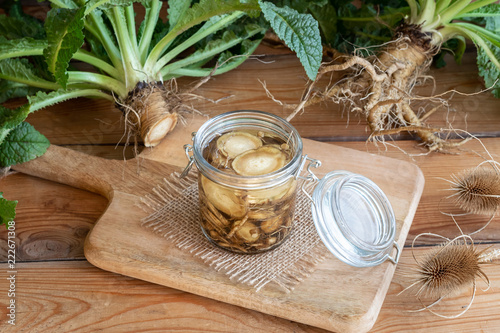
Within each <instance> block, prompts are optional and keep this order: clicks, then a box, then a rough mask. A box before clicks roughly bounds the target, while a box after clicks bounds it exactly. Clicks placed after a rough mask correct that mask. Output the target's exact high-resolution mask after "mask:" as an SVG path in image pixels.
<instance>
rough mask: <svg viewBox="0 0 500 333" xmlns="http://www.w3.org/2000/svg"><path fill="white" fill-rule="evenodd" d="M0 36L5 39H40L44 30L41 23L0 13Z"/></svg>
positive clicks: (43, 35) (43, 34)
mask: <svg viewBox="0 0 500 333" xmlns="http://www.w3.org/2000/svg"><path fill="white" fill-rule="evenodd" d="M0 36H3V37H5V38H7V39H18V38H24V37H31V38H34V39H41V38H44V37H45V31H44V30H43V26H41V24H34V23H33V22H32V21H30V22H27V20H23V19H20V18H16V17H10V16H6V15H0Z"/></svg>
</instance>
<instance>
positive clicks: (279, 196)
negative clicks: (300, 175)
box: [245, 178, 297, 206]
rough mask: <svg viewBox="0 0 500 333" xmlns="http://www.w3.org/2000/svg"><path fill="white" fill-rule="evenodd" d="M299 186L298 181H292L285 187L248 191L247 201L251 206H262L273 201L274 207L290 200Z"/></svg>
mask: <svg viewBox="0 0 500 333" xmlns="http://www.w3.org/2000/svg"><path fill="white" fill-rule="evenodd" d="M296 186H297V181H296V180H295V179H293V178H292V179H290V180H289V181H287V182H286V183H284V184H283V185H279V186H275V187H272V188H266V189H262V190H251V191H248V193H247V196H246V197H245V200H246V201H247V202H248V203H249V204H250V205H257V206H258V205H262V204H265V203H267V202H270V201H273V202H274V205H275V206H276V205H278V204H279V203H282V202H284V201H285V200H288V199H290V197H291V196H292V195H293V194H295V189H296Z"/></svg>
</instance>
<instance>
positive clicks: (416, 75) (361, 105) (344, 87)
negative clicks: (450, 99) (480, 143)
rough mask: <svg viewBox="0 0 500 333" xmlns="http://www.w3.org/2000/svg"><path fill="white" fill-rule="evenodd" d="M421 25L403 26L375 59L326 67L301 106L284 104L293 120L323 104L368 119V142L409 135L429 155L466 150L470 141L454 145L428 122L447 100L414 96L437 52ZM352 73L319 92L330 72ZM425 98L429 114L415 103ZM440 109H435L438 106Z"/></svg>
mask: <svg viewBox="0 0 500 333" xmlns="http://www.w3.org/2000/svg"><path fill="white" fill-rule="evenodd" d="M419 28H420V27H419V26H418V25H408V24H401V25H400V26H399V27H398V29H397V31H396V34H395V38H394V40H393V41H392V42H389V43H387V44H385V45H384V48H383V50H382V51H381V52H380V53H379V55H378V56H377V57H372V58H367V59H365V58H362V57H359V56H356V55H354V56H351V57H347V58H345V59H344V61H343V62H342V63H340V64H333V65H332V64H323V65H322V66H321V68H320V70H319V73H318V76H317V78H316V80H315V81H313V82H311V83H310V84H309V85H308V87H307V89H306V91H305V93H304V95H303V97H302V99H301V102H300V103H299V104H297V105H285V107H286V108H288V109H293V112H292V113H291V114H290V115H289V116H288V117H287V120H288V121H290V120H292V119H293V118H294V117H295V116H296V115H297V114H298V113H299V112H302V111H304V109H305V108H306V107H308V106H310V105H313V104H317V103H320V102H323V101H332V102H334V103H337V104H340V103H342V104H344V105H346V106H347V107H349V108H350V109H351V111H356V112H359V113H361V114H362V115H363V116H364V117H366V119H367V121H368V124H369V126H370V130H371V134H370V138H369V139H370V140H373V141H384V136H390V135H395V134H399V133H401V132H409V133H414V134H416V135H418V137H419V138H420V139H421V140H422V143H423V145H424V146H425V147H427V149H428V150H429V151H445V150H447V149H450V148H454V147H457V146H460V145H462V144H463V143H464V142H466V141H467V139H462V140H460V141H458V142H452V141H450V140H449V139H448V138H447V135H444V136H443V135H441V134H442V133H444V132H447V133H450V129H449V128H446V129H441V128H433V127H430V126H428V125H427V124H426V122H425V121H426V119H427V118H428V117H429V116H430V115H431V114H432V113H434V112H436V111H437V110H438V109H439V108H441V107H447V106H448V103H447V101H446V100H444V99H442V98H439V97H427V98H425V97H424V98H422V97H416V96H414V94H413V93H412V91H413V88H414V87H415V86H417V85H418V84H419V83H421V82H422V79H425V78H426V77H425V74H426V73H427V71H428V70H429V66H430V64H431V62H432V56H433V55H434V54H435V53H436V51H437V50H438V47H436V46H433V44H432V43H431V37H430V36H428V35H426V34H425V33H423V32H421V31H420V29H419ZM345 70H353V72H351V73H350V74H349V75H348V76H346V77H344V78H343V79H341V80H340V81H339V82H337V83H335V84H333V85H329V86H328V87H326V89H324V90H322V91H320V90H318V89H317V85H318V82H319V81H320V79H321V78H322V77H323V76H324V75H325V74H327V73H333V72H338V71H345ZM423 99H427V100H428V101H429V102H431V103H429V105H430V106H431V107H430V110H429V111H428V112H426V113H423V114H422V112H421V111H422V110H418V109H417V107H416V104H417V103H416V102H417V101H421V100H423ZM436 104H437V105H436Z"/></svg>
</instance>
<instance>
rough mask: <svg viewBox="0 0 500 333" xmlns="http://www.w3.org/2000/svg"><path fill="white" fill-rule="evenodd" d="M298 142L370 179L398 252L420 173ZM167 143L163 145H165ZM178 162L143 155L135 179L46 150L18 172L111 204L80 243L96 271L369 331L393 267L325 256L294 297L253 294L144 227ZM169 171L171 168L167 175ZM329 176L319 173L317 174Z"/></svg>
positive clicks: (102, 163) (113, 164)
mask: <svg viewBox="0 0 500 333" xmlns="http://www.w3.org/2000/svg"><path fill="white" fill-rule="evenodd" d="M194 126H196V127H193V128H186V129H185V130H184V131H179V132H178V134H179V135H180V136H181V137H184V140H185V141H187V142H188V141H189V140H190V138H191V132H192V131H194V130H196V128H197V126H199V125H197V124H195V125H194ZM303 143H304V154H309V155H311V156H313V155H314V156H315V157H317V158H320V159H321V160H322V161H323V166H322V168H323V167H326V168H328V167H329V166H331V165H334V164H335V165H337V166H338V167H339V168H340V169H345V170H350V171H353V172H357V173H361V174H363V175H367V176H369V177H370V178H371V179H372V180H373V181H375V182H376V183H377V184H378V185H379V186H380V187H381V188H382V190H384V191H385V192H386V193H387V195H388V198H389V200H390V201H391V203H392V205H393V208H394V213H395V216H396V238H395V241H396V242H397V243H398V244H399V246H403V244H404V241H405V239H406V235H407V233H408V230H409V227H410V225H411V221H412V219H413V215H414V213H415V210H416V207H417V204H418V200H419V198H420V194H421V191H422V189H423V179H422V175H421V172H420V171H419V170H418V168H416V167H415V166H413V165H411V164H409V163H406V162H404V161H398V160H393V159H387V158H384V157H382V156H378V155H371V154H366V153H361V152H359V151H356V150H351V149H345V148H341V147H338V146H335V145H328V144H325V143H320V142H313V141H310V140H303ZM168 144H169V142H168V140H167V141H165V142H163V143H162V145H168ZM161 148H162V147H161V146H158V147H156V148H155V149H156V150H161ZM153 151H154V150H153ZM183 155H184V153H183V151H182V149H180V150H179V151H178V153H177V154H173V155H170V156H168V157H169V159H168V160H164V161H163V162H160V161H158V160H151V159H150V158H149V157H148V155H141V156H140V157H139V160H138V161H140V164H139V165H140V174H137V173H136V171H137V169H131V168H130V167H129V166H130V165H132V168H133V167H134V166H135V165H136V163H134V161H130V162H129V163H127V165H126V166H125V165H123V164H122V163H120V162H119V161H110V160H104V159H99V158H96V157H91V156H88V155H84V154H81V153H76V152H74V151H71V150H68V149H62V148H58V147H55V146H51V147H50V148H49V150H48V151H47V153H46V154H45V155H43V156H42V157H40V158H38V159H36V160H34V161H30V162H27V163H24V164H22V165H18V166H16V170H20V171H23V172H28V173H30V174H32V175H39V176H42V177H44V178H47V179H52V180H55V181H60V182H64V183H67V184H71V185H74V186H77V187H81V188H84V189H88V190H91V191H96V192H98V193H101V194H103V195H104V196H106V197H108V198H110V199H111V202H110V204H109V206H108V209H107V210H106V213H105V214H104V215H103V216H102V217H101V218H100V219H99V221H98V222H97V224H96V226H95V227H94V229H93V230H92V232H91V234H90V235H89V236H88V237H87V240H86V243H85V256H86V258H87V259H88V260H89V261H90V262H91V263H92V264H94V265H97V266H98V267H101V268H103V269H106V270H110V271H113V272H117V273H121V274H125V275H128V276H133V277H137V278H141V279H144V280H147V281H152V282H155V283H159V284H163V285H166V286H170V287H175V288H178V289H181V290H185V291H189V292H193V293H196V294H199V295H203V296H207V297H210V298H214V299H217V300H222V301H225V302H229V303H231V304H236V305H240V306H244V307H247V308H250V309H256V310H257V309H258V310H259V311H262V312H265V313H269V314H273V315H277V316H282V317H286V318H288V319H291V318H295V320H297V321H300V322H303V323H307V324H311V325H314V326H317V327H322V328H328V329H337V330H343V331H356V332H359V331H367V330H369V329H370V327H371V326H372V325H373V323H374V321H375V319H376V317H377V314H378V312H379V310H380V306H381V303H382V301H383V297H384V295H385V293H386V290H387V288H388V287H389V284H390V280H391V279H392V275H393V272H394V269H395V267H394V265H392V264H391V263H384V264H383V265H379V266H376V267H370V268H369V272H370V273H369V274H367V275H362V274H361V271H359V270H358V271H356V270H355V268H354V267H351V266H348V265H345V264H342V263H340V262H339V261H338V260H335V258H334V257H333V256H330V257H329V258H328V259H327V261H329V262H330V265H331V267H328V269H327V268H326V267H324V269H322V270H320V269H318V270H315V271H314V272H313V279H308V280H307V283H306V282H303V283H301V284H300V286H299V287H298V288H297V289H296V290H295V292H294V293H290V294H284V293H283V291H282V290H281V289H280V288H279V287H278V286H272V287H270V288H265V289H263V290H261V292H260V293H255V292H254V290H253V289H252V288H251V287H248V286H245V285H242V284H241V283H238V282H236V281H232V280H230V279H229V278H228V277H227V276H225V275H224V274H223V273H221V272H216V271H214V270H213V269H211V268H210V267H208V266H207V265H206V264H204V263H203V262H201V261H200V260H198V259H196V258H194V257H193V256H192V255H190V254H189V253H187V252H186V251H181V250H179V249H177V248H176V247H175V246H174V245H173V244H171V243H170V242H167V241H165V239H162V238H161V237H158V236H157V235H154V234H153V233H151V232H149V231H148V230H145V229H144V228H142V227H141V226H140V220H141V218H142V217H145V216H146V214H145V212H143V211H142V210H140V209H138V208H137V207H136V204H137V203H138V198H139V197H140V196H141V195H143V194H144V191H147V192H151V187H152V186H154V184H158V183H159V182H160V180H161V179H162V178H163V177H164V176H165V175H166V172H167V171H168V166H169V165H168V164H166V163H167V162H168V161H173V163H178V161H179V160H180V159H182V158H184V156H183ZM149 156H151V154H150V155H149ZM400 164H401V165H400ZM176 165H178V164H176ZM388 165H396V166H398V165H400V166H399V167H400V168H402V169H405V170H412V171H409V172H408V173H407V174H398V175H392V174H391V173H387V172H386V167H387V166H388ZM172 170H173V169H172V168H171V167H170V172H172ZM327 171H329V170H323V169H322V170H321V172H322V173H326V172H327ZM398 182H401V183H403V185H402V186H400V185H399V183H398ZM395 185H397V187H396V186H395ZM148 186H149V191H148V189H147V187H148ZM147 192H146V193H147ZM132 243H133V244H134V246H133V247H131V246H130V244H132ZM332 260H333V261H332ZM366 271H368V269H367V270H365V272H366ZM179 272H182V276H183V279H181V280H180V279H178V274H179ZM350 272H352V273H353V274H354V273H355V274H356V279H357V280H358V281H359V283H357V284H356V289H353V287H351V286H347V285H346V283H347V282H344V283H339V284H337V285H336V286H335V288H333V289H331V290H329V292H328V293H325V292H324V290H325V289H328V287H329V286H330V276H332V274H335V275H336V274H340V275H345V274H349V273H350ZM348 290H349V292H348V293H347V294H346V292H347V291H348ZM311 295H313V296H314V297H311ZM335 300H336V301H335ZM297 307H300V308H301V309H302V311H301V312H300V313H298V314H294V316H293V317H292V316H291V314H292V311H293V309H294V308H297Z"/></svg>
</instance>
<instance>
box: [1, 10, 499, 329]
mask: <svg viewBox="0 0 500 333" xmlns="http://www.w3.org/2000/svg"><path fill="white" fill-rule="evenodd" d="M33 4H34V5H35V6H38V7H36V10H37V11H39V9H40V8H41V7H39V5H38V4H36V3H34V2H33ZM256 54H259V55H262V56H260V57H258V59H259V60H257V59H253V60H249V61H247V62H245V63H244V64H243V65H242V66H241V67H240V68H238V69H237V70H235V71H233V72H229V73H227V74H225V75H223V76H219V77H215V78H213V79H212V80H211V81H209V82H208V83H207V84H205V85H204V86H202V87H201V89H200V90H199V91H198V92H199V93H200V95H203V96H205V97H207V98H210V99H212V100H217V99H220V98H224V97H228V98H226V99H223V100H221V101H220V102H218V103H217V104H214V103H212V102H210V101H208V100H203V99H200V100H199V101H198V102H197V103H196V105H195V106H196V107H197V108H198V109H199V110H201V111H203V112H204V113H206V114H209V115H213V114H217V113H221V112H225V111H229V110H235V109H260V110H263V111H269V112H272V113H275V114H277V115H280V116H286V115H287V114H288V112H289V111H288V110H286V109H285V108H284V107H283V106H280V105H278V104H276V103H275V102H273V101H272V100H270V99H269V97H268V96H267V95H266V92H265V90H264V89H263V87H262V84H261V83H260V82H259V80H260V81H261V82H265V83H266V85H267V88H268V89H269V91H270V92H271V93H273V94H274V95H275V97H276V98H277V99H280V100H282V101H283V102H284V103H296V102H297V101H298V99H299V98H300V96H301V94H302V91H303V88H304V84H305V82H306V81H305V74H304V72H303V70H302V69H301V67H300V64H299V62H298V61H297V59H296V58H295V56H294V55H293V54H292V53H290V52H289V51H287V50H282V49H278V50H276V49H273V48H270V47H268V46H266V45H263V46H261V47H259V49H258V50H257V52H256ZM447 62H448V65H447V66H446V67H444V68H440V69H435V68H433V69H432V70H431V73H430V74H431V75H432V76H433V77H434V78H435V81H434V82H433V81H432V80H429V81H427V82H426V83H425V84H424V85H423V86H422V87H419V88H418V90H417V92H418V93H419V94H421V95H422V96H430V95H431V94H439V93H442V92H445V91H448V90H453V89H454V90H457V91H459V92H462V93H467V94H470V93H475V92H478V91H480V90H482V89H484V86H483V83H482V81H481V79H480V78H479V76H478V75H477V69H476V68H475V53H474V51H473V49H468V50H467V51H466V53H465V56H464V59H463V63H462V65H457V64H455V63H454V62H453V60H452V59H451V58H450V57H447ZM190 82H191V81H190V80H180V81H179V85H180V86H181V87H186V86H187V85H189V84H190ZM433 90H434V91H433ZM445 97H446V98H448V97H449V98H450V100H449V104H450V106H451V109H450V110H442V112H440V113H436V114H435V115H433V116H432V117H431V118H430V119H429V123H430V124H432V125H435V126H444V127H447V124H446V120H451V125H452V126H453V127H454V128H457V129H463V130H468V131H470V132H472V133H475V134H477V135H478V136H480V137H481V140H482V143H483V144H484V146H485V147H486V148H487V149H488V150H489V151H490V153H491V154H492V156H493V157H494V158H495V159H497V160H499V156H500V138H499V135H500V133H499V128H500V127H499V124H500V112H499V111H500V110H499V102H498V100H496V99H494V98H493V97H492V95H491V94H489V93H483V94H480V95H474V96H466V95H462V94H460V93H453V94H448V95H445ZM22 103H24V100H22V99H19V100H16V101H12V102H9V103H8V106H11V107H12V106H15V105H20V104H22ZM120 118H121V114H120V113H119V112H118V111H117V110H116V109H114V106H113V105H112V103H109V102H106V101H98V100H89V99H78V100H75V101H70V102H67V103H61V104H58V105H56V106H54V107H50V108H47V109H45V110H43V111H40V112H37V113H34V114H32V115H30V116H29V118H28V121H29V122H30V123H32V124H33V125H34V126H35V128H37V129H38V130H40V131H41V132H42V133H43V134H44V135H46V136H47V137H48V138H49V140H50V141H51V142H52V143H53V144H57V145H63V146H66V147H70V148H71V149H74V150H77V151H81V152H83V153H85V154H88V155H95V156H100V157H105V158H109V159H115V160H123V158H124V156H125V157H126V158H131V157H132V156H133V154H132V151H131V149H130V147H127V148H124V143H123V140H122V135H123V126H122V125H121V123H120ZM292 123H293V124H294V125H295V126H296V127H297V129H298V130H299V132H300V134H301V135H302V136H303V137H307V138H313V139H320V140H324V141H331V142H333V141H335V144H336V145H340V146H343V147H348V148H353V149H357V150H360V151H368V152H371V153H374V154H380V155H384V156H389V157H393V158H397V159H400V160H402V161H410V162H412V163H415V164H416V165H417V166H418V167H419V168H420V169H421V170H422V172H423V174H424V176H425V180H426V183H425V188H424V191H423V195H422V198H421V200H420V203H419V206H418V208H417V211H416V214H415V218H414V222H413V224H412V226H411V229H410V231H409V235H408V238H407V241H406V247H405V250H404V251H403V255H402V258H401V262H400V264H399V265H398V266H397V269H396V271H395V274H394V278H393V280H392V283H391V284H390V286H389V289H388V294H387V296H386V298H385V300H384V303H383V306H382V309H381V311H380V314H379V316H378V319H377V322H376V323H375V325H374V327H373V328H372V331H373V332H384V333H387V332H429V331H432V332H436V333H438V332H446V333H447V332H488V333H490V332H492V333H494V332H499V331H500V311H498V308H499V305H500V289H499V286H500V268H499V266H498V262H497V263H493V264H489V265H485V266H484V271H485V273H486V274H487V275H488V277H489V279H490V281H491V288H490V289H489V290H487V291H482V290H478V292H477V295H476V297H475V299H474V303H473V305H472V307H471V308H470V310H469V311H468V312H467V313H465V314H464V315H463V316H461V317H459V318H457V319H453V320H448V319H442V318H439V317H436V316H434V315H432V314H430V313H429V312H427V311H422V312H409V311H411V310H415V309H419V308H420V307H421V304H420V303H419V301H417V300H416V299H415V298H414V297H413V296H412V295H411V294H402V295H398V293H399V292H401V291H402V290H403V289H404V288H405V287H406V286H408V285H409V277H408V272H409V271H411V270H412V269H414V268H415V262H414V259H413V257H412V254H411V249H410V247H409V246H410V244H411V241H412V239H413V238H414V237H415V236H416V235H418V234H420V233H422V232H434V233H438V234H441V235H444V236H447V237H455V236H457V235H458V234H459V232H458V230H457V228H456V226H455V225H454V224H453V221H450V218H449V217H447V216H445V215H443V214H442V213H441V211H442V210H443V209H445V208H447V207H448V206H447V205H446V203H443V198H444V197H445V196H446V195H447V194H448V193H449V192H447V191H446V189H447V188H448V186H449V185H448V184H447V182H446V181H445V179H448V180H449V179H450V176H451V175H452V174H453V173H457V172H460V171H461V170H463V169H465V168H469V167H473V166H475V165H477V164H478V163H480V162H481V161H483V158H482V157H481V156H479V155H478V154H482V156H485V154H484V148H483V146H482V145H481V144H480V143H479V142H477V141H472V142H469V143H468V144H467V145H466V146H464V147H463V150H461V151H457V152H454V153H453V154H430V155H426V154H425V151H424V150H422V149H421V148H420V147H419V146H418V142H416V141H412V138H411V137H410V136H407V135H405V136H401V137H395V141H393V142H392V141H389V143H391V144H394V145H396V146H397V147H398V148H394V147H392V146H387V147H384V146H379V147H376V146H374V145H373V144H372V143H365V140H366V138H367V136H368V132H367V127H366V123H365V121H364V119H359V118H358V117H357V116H356V115H354V114H352V113H350V112H349V110H348V109H344V108H343V107H342V106H338V105H334V104H330V103H328V104H327V103H325V104H322V105H318V106H314V107H311V108H308V109H307V110H306V112H305V113H303V114H301V115H299V116H297V117H296V118H295V119H294V120H293V121H292ZM409 154H417V155H419V154H420V155H421V156H413V157H411V156H409ZM121 162H123V161H121ZM0 191H1V192H4V196H5V197H6V198H7V199H11V200H19V206H18V211H17V214H18V215H17V218H16V239H15V240H16V249H17V252H16V260H17V266H16V269H17V276H18V279H17V281H16V301H17V302H18V303H17V304H18V307H17V325H16V326H15V327H14V326H11V325H9V324H8V323H7V322H6V315H7V312H6V311H7V310H6V306H7V302H8V301H9V298H8V297H7V290H8V288H9V285H8V284H7V282H8V281H7V280H6V277H7V276H6V275H7V263H6V260H7V251H6V239H7V231H6V230H4V229H2V230H0V262H1V263H0V316H1V317H0V318H1V320H0V331H2V332H97V331H106V332H141V331H151V332H165V331H184V332H324V331H323V330H321V329H318V328H314V327H311V326H307V325H303V324H299V323H297V322H295V321H290V320H284V319H280V318H278V317H274V316H269V315H264V314H262V313H260V312H256V311H253V310H248V309H245V308H242V307H237V306H234V305H229V304H226V303H222V302H219V301H214V300H212V299H209V298H204V297H200V296H196V295H193V294H189V293H186V292H181V291H178V290H175V289H171V288H168V287H163V286H160V285H156V284H152V283H149V282H145V281H141V280H138V279H133V278H130V277H126V276H123V275H119V274H114V273H110V272H107V271H104V270H101V269H99V268H96V267H94V266H92V265H90V264H89V263H88V262H87V261H86V260H85V259H84V257H83V244H84V240H85V237H86V235H87V234H88V232H89V230H90V229H91V228H92V227H93V226H94V225H95V222H96V220H97V219H98V218H99V217H100V216H101V215H102V213H103V212H104V210H105V209H106V207H107V204H108V200H107V199H106V198H105V197H103V196H100V195H97V194H94V193H90V192H87V191H84V190H79V189H75V188H73V187H70V186H67V185H61V184H58V183H55V182H51V181H46V180H42V179H40V178H36V177H32V176H28V175H26V174H22V173H13V174H11V175H9V176H7V177H5V178H3V179H1V180H0ZM484 222H485V220H484V217H479V216H473V217H469V218H467V219H460V220H459V223H460V225H461V227H462V228H463V229H464V231H465V232H469V231H473V230H475V229H477V228H478V227H480V226H482V225H483V223H484ZM474 239H475V241H476V243H478V244H479V247H481V248H485V247H488V246H493V247H494V248H499V247H500V224H499V221H498V217H495V219H494V220H493V221H492V223H491V224H490V225H489V226H488V228H487V229H485V230H484V231H483V232H481V233H480V234H477V235H475V236H474ZM436 243H437V241H436V240H435V239H431V238H420V239H419V242H418V244H417V245H418V247H417V248H415V253H416V254H417V255H419V254H424V253H425V252H426V251H427V250H429V249H430V248H431V247H432V246H434V245H435V244H436ZM478 283H479V285H478V286H479V287H481V288H483V289H484V287H485V286H484V284H483V283H482V282H481V281H479V282H478ZM469 297H470V293H467V292H465V293H463V294H461V295H458V296H457V297H454V298H451V299H449V300H447V301H446V302H444V303H443V304H442V305H440V308H439V310H440V312H442V313H444V314H455V313H458V312H460V311H461V309H462V308H461V307H462V306H464V305H466V304H467V303H468V301H469Z"/></svg>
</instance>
